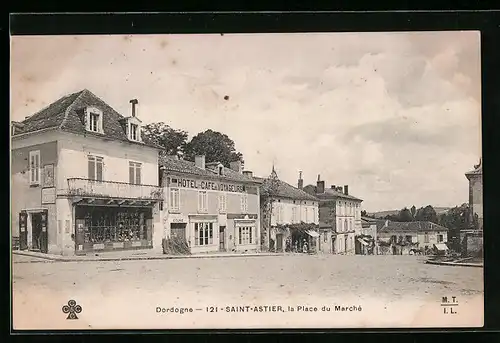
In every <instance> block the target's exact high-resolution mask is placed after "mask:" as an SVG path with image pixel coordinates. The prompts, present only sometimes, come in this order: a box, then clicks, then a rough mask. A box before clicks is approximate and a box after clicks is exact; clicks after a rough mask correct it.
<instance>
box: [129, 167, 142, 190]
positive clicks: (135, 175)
mask: <svg viewBox="0 0 500 343" xmlns="http://www.w3.org/2000/svg"><path fill="white" fill-rule="evenodd" d="M141 167H142V166H141V164H140V163H137V162H129V165H128V170H129V181H128V182H129V183H131V184H134V185H140V184H142V182H141Z"/></svg>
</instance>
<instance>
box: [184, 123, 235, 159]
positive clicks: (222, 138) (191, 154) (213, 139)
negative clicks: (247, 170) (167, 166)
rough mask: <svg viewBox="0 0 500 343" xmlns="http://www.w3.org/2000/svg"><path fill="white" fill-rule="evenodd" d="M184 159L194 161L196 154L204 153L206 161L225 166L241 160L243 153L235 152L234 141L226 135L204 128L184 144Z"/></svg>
mask: <svg viewBox="0 0 500 343" xmlns="http://www.w3.org/2000/svg"><path fill="white" fill-rule="evenodd" d="M184 151H185V159H187V160H190V161H194V158H195V156H196V155H205V160H206V162H220V163H222V164H223V165H225V166H226V167H229V166H230V163H231V162H234V161H241V162H243V155H242V154H241V153H240V152H237V151H236V149H235V146H234V141H233V140H232V139H231V138H229V137H228V136H227V135H225V134H223V133H220V132H217V131H213V130H206V131H205V132H201V133H198V134H197V135H196V136H194V137H193V138H192V139H191V141H189V142H188V143H187V144H186V147H185V149H184Z"/></svg>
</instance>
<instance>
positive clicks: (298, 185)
mask: <svg viewBox="0 0 500 343" xmlns="http://www.w3.org/2000/svg"><path fill="white" fill-rule="evenodd" d="M297 188H298V189H302V188H304V180H302V170H301V171H299V181H298V182H297Z"/></svg>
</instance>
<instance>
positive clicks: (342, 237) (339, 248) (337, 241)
mask: <svg viewBox="0 0 500 343" xmlns="http://www.w3.org/2000/svg"><path fill="white" fill-rule="evenodd" d="M354 236H355V235H354V232H345V233H337V234H336V235H334V236H333V237H334V238H333V242H332V246H333V247H334V248H335V249H334V251H333V253H334V254H339V255H354V254H355V243H354Z"/></svg>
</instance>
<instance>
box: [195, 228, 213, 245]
mask: <svg viewBox="0 0 500 343" xmlns="http://www.w3.org/2000/svg"><path fill="white" fill-rule="evenodd" d="M213 232H214V230H213V223H194V236H195V244H196V245H209V244H213Z"/></svg>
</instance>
